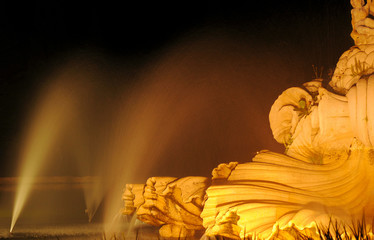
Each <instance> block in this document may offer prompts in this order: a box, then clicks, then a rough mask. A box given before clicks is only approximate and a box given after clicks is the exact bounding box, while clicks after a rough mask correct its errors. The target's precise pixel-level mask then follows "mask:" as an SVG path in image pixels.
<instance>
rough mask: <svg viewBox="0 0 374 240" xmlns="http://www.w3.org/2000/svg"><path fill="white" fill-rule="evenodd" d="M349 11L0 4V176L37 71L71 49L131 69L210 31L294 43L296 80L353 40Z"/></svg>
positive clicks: (317, 4)
mask: <svg viewBox="0 0 374 240" xmlns="http://www.w3.org/2000/svg"><path fill="white" fill-rule="evenodd" d="M8 2H9V1H8ZM244 2H246V3H244ZM252 2H254V3H252ZM350 9H351V7H350V4H349V1H348V0H326V1H322V0H303V1H298V2H296V3H295V1H275V0H269V1H243V2H235V3H234V1H227V2H225V3H224V2H223V1H209V2H204V3H198V4H192V3H190V2H189V1H183V2H179V1H174V3H173V4H171V5H169V4H163V3H157V4H156V3H152V4H149V3H147V2H143V1H142V2H139V3H137V4H134V3H132V4H129V3H126V1H125V3H122V4H120V5H119V4H111V3H109V2H107V1H106V2H104V3H93V2H91V3H89V4H82V3H78V4H77V3H74V4H68V3H66V2H59V3H57V2H55V1H50V2H49V3H41V2H37V1H28V2H27V3H23V4H21V3H2V6H1V7H0V32H1V33H0V34H1V35H0V62H1V64H0V102H1V104H0V116H1V118H0V162H1V164H0V169H2V170H0V174H1V175H2V176H6V175H9V172H12V171H13V166H12V163H11V162H12V161H15V160H14V159H13V158H14V153H15V152H16V151H17V150H16V149H17V146H18V143H19V138H20V133H21V129H22V127H21V125H22V121H23V118H25V116H26V112H27V111H28V107H29V103H30V102H32V100H33V98H34V97H35V93H36V89H38V88H39V87H40V86H42V85H43V81H42V80H40V79H42V78H41V76H43V74H46V73H47V72H48V71H49V70H50V69H52V68H53V67H54V66H58V65H59V64H60V63H61V62H63V61H64V60H65V59H67V58H68V57H69V56H70V54H72V53H74V52H79V51H83V52H90V53H95V54H93V55H94V56H95V57H97V56H99V57H98V58H105V59H106V61H105V63H106V64H108V59H109V60H110V61H109V62H115V63H117V64H119V63H126V64H127V66H132V67H133V69H135V70H134V71H136V69H141V67H142V66H143V65H144V64H146V63H147V62H148V61H151V60H152V59H153V58H154V57H155V56H158V54H160V52H162V51H164V50H165V49H167V48H168V47H169V46H171V45H173V44H175V43H177V42H178V41H180V39H184V38H186V37H190V38H198V37H199V36H200V35H204V34H206V33H207V32H215V33H216V35H217V36H219V34H222V35H230V36H231V37H234V38H236V39H237V41H238V42H239V43H243V44H245V42H246V41H247V40H248V41H249V40H250V41H251V43H253V44H256V43H257V42H258V43H261V44H264V45H272V46H275V48H279V49H294V52H293V53H292V54H295V55H298V56H299V57H300V56H301V58H302V59H305V62H303V63H297V64H295V65H297V66H298V67H301V68H302V70H303V71H304V72H305V79H301V80H299V81H300V84H301V83H302V82H304V81H306V80H309V79H308V77H311V76H312V71H311V67H310V66H311V65H312V64H316V65H320V66H322V65H323V66H325V68H328V67H334V65H335V64H336V62H337V60H338V58H339V56H340V55H341V54H342V53H343V51H345V50H347V49H348V48H349V47H350V46H351V45H353V41H352V40H351V39H350V37H349V34H350V31H351V26H350ZM253 47H254V48H255V47H256V46H255V45H254V46H253ZM103 56H105V57H103ZM99 62H100V61H99ZM130 68H131V67H130ZM108 81H110V80H108ZM123 81H124V82H123V83H121V84H127V82H126V81H130V80H123ZM295 81H296V82H297V81H298V80H295ZM112 84H114V85H115V84H119V83H117V82H115V83H114V82H113V83H112ZM284 88H285V86H279V89H281V90H283V89H284ZM8 171H9V172H8Z"/></svg>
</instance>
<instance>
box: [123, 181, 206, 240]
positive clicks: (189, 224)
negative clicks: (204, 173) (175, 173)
mask: <svg viewBox="0 0 374 240" xmlns="http://www.w3.org/2000/svg"><path fill="white" fill-rule="evenodd" d="M208 186H209V179H208V178H205V177H185V178H180V179H177V178H173V177H152V178H149V179H148V180H147V183H146V184H145V185H142V184H137V185H133V184H128V185H126V189H125V192H124V195H123V200H124V205H125V207H124V209H123V212H122V213H123V214H125V215H131V214H135V213H136V215H137V217H138V219H139V220H141V221H143V222H145V223H148V224H150V225H153V226H159V227H161V228H160V230H159V232H160V235H161V236H163V237H188V236H193V235H194V234H195V231H196V230H203V229H204V228H203V226H202V222H203V220H202V219H201V217H200V214H201V211H202V209H203V203H204V196H205V191H206V189H207V187H208Z"/></svg>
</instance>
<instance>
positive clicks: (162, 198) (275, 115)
mask: <svg viewBox="0 0 374 240" xmlns="http://www.w3.org/2000/svg"><path fill="white" fill-rule="evenodd" d="M371 5H372V3H371V2H368V3H367V4H364V3H363V2H361V1H356V0H352V6H353V7H354V9H353V10H352V24H353V27H354V29H353V32H352V37H353V39H354V40H355V43H356V46H354V47H352V48H351V49H350V50H348V51H347V52H345V53H344V54H343V55H342V57H341V58H340V60H339V62H338V64H337V67H336V70H335V73H334V75H333V77H332V79H331V81H330V85H331V87H332V88H333V90H327V88H324V87H322V79H321V78H320V75H319V74H316V78H315V79H313V80H312V81H310V82H307V83H305V84H304V85H303V86H301V87H293V88H289V89H287V90H285V91H284V92H283V93H282V94H281V95H280V96H279V97H278V99H276V101H275V102H274V104H273V106H272V108H271V111H270V115H269V118H270V126H271V129H272V132H273V136H274V138H275V139H276V141H278V142H279V143H281V144H284V145H285V146H286V152H285V153H284V154H280V153H276V152H271V151H267V150H263V151H259V152H258V153H257V154H256V156H255V157H254V158H253V159H252V161H250V162H247V163H238V162H229V161H230V160H231V158H232V159H243V158H240V157H238V156H242V155H240V154H237V153H236V152H235V151H230V150H232V149H240V147H238V148H235V147H232V146H231V145H230V146H227V144H226V143H227V142H224V141H220V140H216V139H215V141H212V143H218V144H217V146H216V147H215V148H214V151H216V152H218V153H217V154H221V153H223V150H222V151H221V152H219V151H218V150H217V149H223V148H226V149H229V150H227V156H225V157H226V158H225V160H228V163H222V164H219V165H218V167H216V168H215V169H214V170H213V171H212V177H211V178H207V177H202V176H189V177H151V178H149V179H148V180H147V181H146V182H145V184H127V185H126V186H125V189H124V192H123V195H122V200H123V201H124V206H122V207H121V206H120V205H121V204H123V203H122V202H121V199H120V192H121V189H122V188H123V185H124V183H127V182H131V181H133V182H140V181H144V179H143V178H145V177H146V176H149V172H151V169H152V168H154V167H155V166H157V165H161V164H162V162H161V160H162V159H163V158H164V157H165V156H169V155H168V153H170V152H172V151H173V150H174V149H173V147H174V143H175V141H176V139H178V140H180V139H182V140H181V143H182V144H183V143H185V142H188V141H191V140H196V139H197V138H198V137H205V136H204V134H201V135H194V137H190V138H188V137H185V136H189V134H190V129H191V126H194V127H195V126H196V125H197V127H196V128H197V129H198V130H205V127H207V126H206V125H209V124H212V125H219V124H217V123H216V122H212V123H209V124H206V125H204V124H201V125H199V124H198V123H200V122H201V121H202V119H208V118H209V117H211V116H210V115H209V110H211V109H213V110H212V111H217V112H220V114H222V115H227V114H225V111H224V110H222V109H221V106H219V107H216V108H213V107H214V106H217V105H218V103H222V102H225V101H227V100H230V101H231V100H232V99H235V98H240V97H241V98H240V100H238V102H241V103H240V104H238V105H237V106H236V109H234V110H232V111H229V113H230V114H231V113H233V112H235V111H236V110H242V109H243V108H244V107H243V106H244V105H246V104H245V103H250V102H255V101H256V100H257V98H258V95H256V94H261V93H255V92H253V91H252V90H253V88H254V87H256V89H257V90H258V91H257V92H261V90H266V88H270V87H268V86H265V84H263V85H264V86H262V87H263V88H264V89H261V88H260V87H261V86H257V85H256V86H251V85H246V84H243V83H241V82H239V81H237V82H235V80H232V81H231V80H230V81H227V82H219V81H217V82H218V83H219V84H221V85H219V84H218V85H219V86H218V87H217V86H216V85H215V84H216V83H217V82H215V81H216V80H211V81H212V84H210V85H211V86H214V87H213V89H212V88H208V87H206V86H202V85H204V84H201V85H199V84H200V83H198V81H196V82H193V83H191V82H190V81H188V83H182V84H180V83H174V82H173V81H171V80H170V79H172V78H174V77H175V76H178V74H179V75H183V74H186V72H187V73H188V74H190V72H189V71H186V72H183V73H179V71H178V70H180V69H177V70H175V72H173V71H172V72H171V73H170V74H169V75H167V76H163V75H162V76H156V77H155V78H156V80H155V81H151V82H150V83H149V82H147V84H144V85H142V84H139V86H136V87H138V88H134V89H135V90H134V89H132V90H134V92H131V91H129V92H127V93H126V94H128V95H129V96H127V97H126V99H125V100H124V101H123V102H121V100H123V99H121V97H120V98H114V100H112V101H113V102H119V103H118V105H119V107H118V108H115V107H113V109H110V110H108V111H107V112H105V111H103V112H101V114H102V115H107V116H100V117H101V118H99V119H100V120H102V119H106V120H108V119H110V121H100V120H96V121H97V123H95V124H93V127H92V128H93V129H94V128H95V130H97V129H96V128H99V127H98V126H99V125H100V128H99V130H97V131H98V132H100V133H99V134H97V135H96V134H90V133H91V132H92V129H90V127H88V128H89V129H85V128H86V127H87V126H85V125H86V123H87V122H90V123H91V122H92V121H95V120H93V119H94V117H95V118H96V116H94V117H92V116H93V115H90V114H88V115H89V116H91V117H92V119H90V117H87V116H85V114H87V111H82V109H85V107H84V106H82V102H84V101H85V99H87V95H86V94H87V93H88V94H91V93H92V94H93V95H95V94H97V92H99V91H96V90H97V89H94V90H93V89H92V87H93V86H92V82H91V81H87V82H86V81H83V83H82V82H80V81H78V82H77V81H75V80H76V79H75V80H74V81H67V80H66V78H64V79H63V81H57V83H55V84H52V85H51V87H49V88H46V90H45V94H44V95H45V97H44V98H43V99H42V100H41V103H40V104H39V105H38V106H39V108H38V109H37V111H36V113H35V116H34V118H33V120H32V122H31V124H30V128H29V131H28V132H27V134H26V140H25V149H24V151H23V155H22V161H21V163H20V164H21V169H20V175H21V178H20V182H19V186H18V189H17V193H16V199H15V205H14V209H13V217H12V221H11V226H10V232H12V231H13V230H14V227H15V224H16V222H17V219H18V218H19V216H20V214H21V212H22V209H23V207H24V205H25V203H26V201H27V198H28V195H29V194H30V191H31V187H32V184H33V183H34V182H35V181H36V180H35V179H36V176H37V175H38V172H39V171H40V170H41V168H42V166H43V165H44V164H45V162H46V159H47V158H48V156H49V155H50V151H51V149H52V148H53V147H54V146H55V145H57V144H59V143H60V140H61V138H63V137H62V136H63V135H64V134H67V132H68V134H67V135H69V136H70V137H72V136H73V137H72V140H71V143H70V145H69V147H68V150H69V151H71V152H72V155H74V156H75V157H76V158H77V159H79V161H77V163H76V164H77V166H78V168H79V171H81V172H80V173H81V174H82V175H84V174H89V175H96V176H97V178H94V179H95V181H90V183H92V185H93V186H90V187H83V192H84V196H85V199H84V200H85V204H86V206H85V207H86V213H87V215H88V221H89V222H91V221H92V220H93V219H94V217H95V213H96V211H97V209H98V208H99V206H100V205H101V207H102V208H103V209H104V210H103V212H104V213H103V214H104V223H105V224H104V229H103V231H105V232H111V231H112V230H113V229H114V231H116V227H123V226H122V225H118V226H115V227H114V228H113V225H112V224H111V223H112V222H114V221H113V216H115V220H121V219H122V217H123V215H130V216H131V221H130V224H129V225H126V227H129V228H128V229H125V230H124V231H125V232H127V235H126V236H129V235H130V234H129V233H130V232H131V227H132V226H133V225H134V224H135V222H137V220H136V219H138V220H140V221H142V222H144V223H146V224H149V225H153V226H156V227H158V228H159V234H160V235H161V236H162V237H172V238H173V237H176V238H184V237H194V236H196V235H197V234H199V233H200V234H204V237H205V238H210V237H213V236H216V235H219V236H223V237H228V238H232V239H245V238H251V237H253V238H263V239H269V238H291V237H295V236H299V235H298V234H307V235H308V236H311V237H318V230H317V229H318V225H328V224H329V223H330V221H331V219H337V221H339V223H342V225H340V226H341V227H339V229H338V231H339V232H342V231H343V230H342V229H341V228H343V226H345V225H349V224H350V221H352V220H353V221H356V220H357V221H358V220H359V219H362V217H363V216H364V219H365V220H366V222H371V221H369V220H371V218H372V217H373V209H374V205H373V204H372V202H373V193H372V191H371V189H372V187H373V181H372V180H371V178H370V176H371V175H372V172H373V170H374V169H373V148H372V145H373V144H372V143H373V142H374V137H373V133H372V131H373V130H372V125H373V121H374V120H373V117H374V112H373V110H371V108H370V107H369V106H370V105H371V104H372V101H373V96H374V94H373V91H374V89H372V88H373V86H374V85H373V81H374V79H372V74H373V72H374V70H373V67H372V64H373V60H374V58H373V56H374V55H373V53H374V51H373V50H374V48H373V45H374V40H373V37H372V36H374V34H373V33H372V29H373V27H374V24H373V20H372V15H373V13H371V12H370V6H371ZM209 44H210V43H209ZM217 49H219V48H217ZM215 50H216V49H215ZM220 50H222V49H220ZM226 57H227V58H229V56H224V57H223V58H225V59H226ZM192 59H193V60H192V61H199V58H194V57H192ZM171 62H173V63H172V65H174V64H175V62H176V61H175V59H172V60H171ZM202 62H203V63H204V67H209V66H208V65H206V63H205V62H204V61H203V60H202ZM228 62H230V59H229V60H227V62H225V63H228ZM181 65H183V64H181ZM269 65H271V64H269ZM163 67H164V68H167V67H168V66H163ZM190 67H191V66H188V68H190ZM182 69H183V70H185V66H183V67H182ZM188 70H189V69H188ZM214 71H216V69H214ZM249 72H250V71H249ZM74 74H75V73H73V75H74ZM188 74H186V75H188ZM199 74H200V73H199ZM250 74H252V72H250ZM202 75H203V74H202ZM188 77H189V78H193V77H191V76H189V75H188ZM219 77H221V76H220V74H216V75H214V78H219ZM230 77H231V76H230ZM157 78H161V79H163V78H167V80H164V81H157V80H158V79H157ZM189 80H190V79H189ZM191 81H193V80H191ZM208 81H209V80H208ZM205 84H206V83H205ZM145 85H147V86H145ZM259 85H261V84H259ZM165 86H167V87H165ZM165 89H168V90H167V91H165ZM170 89H171V90H170ZM99 90H102V89H99ZM249 92H253V94H252V95H251V94H248V93H249ZM135 96H136V97H135ZM180 96H182V97H180ZM222 97H224V98H226V99H224V100H221V101H222V102H220V99H221V98H222ZM232 101H234V100H232ZM113 102H112V103H113ZM225 103H226V102H225ZM83 105H84V104H83ZM87 105H89V104H87ZM103 105H105V106H107V105H111V104H107V105H106V104H103ZM113 105H115V104H113ZM56 106H58V108H56ZM226 107H227V106H226ZM103 108H105V107H103ZM181 109H183V111H182V110H181ZM207 109H209V110H207ZM101 110H102V109H101ZM262 110H263V106H253V109H252V111H253V113H254V114H255V113H257V112H258V111H262ZM111 111H113V112H115V114H113V113H112V112H111ZM88 112H89V111H88ZM109 112H110V113H109ZM248 115H251V113H248ZM246 116H247V115H246ZM251 118H252V116H250V117H248V119H251ZM165 119H166V121H165ZM186 119H188V120H186ZM224 120H225V121H229V119H228V118H225V119H224ZM254 121H255V120H254ZM106 122H109V123H108V124H107V125H105V124H103V123H106ZM235 123H238V124H240V123H243V122H242V121H239V122H235ZM261 124H262V123H261V122H258V124H257V125H261ZM102 125H103V126H102ZM108 125H109V126H108ZM126 126H131V127H128V128H126ZM208 127H211V126H208ZM227 129H228V130H227V131H225V132H224V131H223V130H222V132H220V133H219V134H221V136H224V137H223V138H225V137H227V136H230V135H229V134H227V132H228V131H229V130H232V128H227ZM233 129H235V130H236V131H235V133H236V134H240V130H242V129H240V128H233ZM262 130H263V129H260V128H259V130H258V131H259V132H260V131H262ZM225 134H226V135H225ZM206 135H207V134H206ZM196 136H197V137H196ZM65 137H66V136H65ZM183 137H185V138H183ZM88 138H93V139H95V141H96V142H95V143H92V142H90V140H87V139H88ZM253 138H254V137H253ZM186 139H187V140H186ZM206 139H208V138H204V139H203V140H201V141H196V142H195V144H196V145H200V146H201V150H202V151H204V150H205V147H208V146H209V144H206V145H204V144H205V142H204V141H205V140H206ZM209 140H210V139H209ZM241 140H250V141H251V144H252V143H259V144H261V140H259V139H254V140H253V139H249V138H246V137H243V138H241ZM264 141H265V140H264ZM191 142H192V141H191ZM90 144H92V145H93V146H91V148H89V147H87V146H88V145H90ZM182 144H181V145H182ZM235 144H236V145H238V144H241V142H240V143H239V141H237V142H235ZM235 144H232V145H235ZM230 147H231V148H230ZM98 149H100V150H98ZM214 151H213V150H212V152H214ZM90 152H91V153H90ZM92 152H93V153H92ZM186 152H187V151H186ZM225 153H226V152H225ZM235 154H236V155H235ZM94 155H95V156H94ZM171 156H173V154H171ZM201 156H204V155H203V154H201ZM201 156H200V157H201ZM169 157H170V156H169ZM188 157H190V158H191V159H193V158H194V157H195V156H194V155H193V154H191V155H189V156H188ZM186 158H187V157H186ZM97 159H104V160H105V161H102V162H100V161H99V162H100V163H99V164H96V162H95V161H96V160H97ZM144 160H147V162H146V163H147V164H144V163H145V161H144ZM119 161H121V163H122V164H117V163H118V162H119ZM94 162H95V163H94ZM189 163H190V162H189ZM190 165H196V166H195V167H196V168H203V167H206V166H204V165H203V164H201V162H199V160H195V162H192V163H190ZM87 166H90V167H92V168H93V169H91V171H88V170H87V169H86V168H87ZM189 171H190V172H189V173H192V170H191V169H189ZM151 176H152V175H151ZM83 182H84V181H83ZM363 182H365V184H362V183H363ZM104 198H105V200H106V202H105V203H103V202H104ZM121 208H122V209H121ZM119 209H121V210H120V212H119ZM83 211H84V209H82V212H83ZM344 224H345V225H344ZM365 229H367V232H371V230H372V229H370V226H369V225H367V226H366V225H365Z"/></svg>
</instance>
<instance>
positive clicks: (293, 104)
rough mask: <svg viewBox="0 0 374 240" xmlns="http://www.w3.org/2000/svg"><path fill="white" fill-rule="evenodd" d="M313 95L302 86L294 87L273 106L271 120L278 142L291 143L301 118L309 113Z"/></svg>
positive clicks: (283, 94) (284, 93)
mask: <svg viewBox="0 0 374 240" xmlns="http://www.w3.org/2000/svg"><path fill="white" fill-rule="evenodd" d="M312 103H313V98H312V96H311V95H310V94H309V93H308V92H307V91H305V90H304V89H302V88H298V87H293V88H289V89H287V90H286V91H284V92H283V93H282V94H281V95H280V96H279V97H278V98H277V100H275V102H274V104H273V106H272V107H271V110H270V114H269V120H270V127H271V130H272V132H273V136H274V138H275V140H277V142H279V143H282V144H286V145H288V144H290V143H291V141H292V135H293V133H294V132H295V129H296V126H297V124H298V122H299V121H300V119H301V118H302V117H303V116H305V115H306V114H308V111H309V109H310V106H311V104H312Z"/></svg>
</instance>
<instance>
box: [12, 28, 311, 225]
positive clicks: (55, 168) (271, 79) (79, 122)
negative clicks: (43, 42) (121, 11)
mask: <svg viewBox="0 0 374 240" xmlns="http://www.w3.org/2000/svg"><path fill="white" fill-rule="evenodd" d="M218 36H219V37H218ZM246 40H248V41H246V42H244V41H243V39H238V38H235V37H231V36H224V37H222V35H221V34H218V33H215V32H213V33H212V32H210V33H207V34H205V35H201V36H199V37H188V38H185V39H183V40H180V41H179V42H177V43H174V44H173V45H171V46H169V47H167V48H164V49H163V50H162V51H159V52H158V53H157V54H154V55H152V56H150V57H149V58H148V59H147V61H145V62H144V63H142V64H138V65H137V66H135V67H134V68H133V69H131V70H129V69H130V68H131V67H129V66H127V65H126V63H123V62H116V61H114V60H113V59H111V58H110V57H108V56H104V55H102V56H100V61H94V60H92V59H90V56H91V55H90V54H87V55H85V54H81V55H79V57H72V60H71V61H68V63H67V64H64V65H61V66H60V68H58V69H57V70H55V71H52V72H53V73H52V74H51V75H50V76H48V77H47V80H46V82H48V84H47V86H48V87H45V88H43V90H42V91H41V94H40V96H41V97H40V99H41V100H40V101H37V103H36V104H35V109H34V111H31V112H32V114H31V117H30V119H31V120H30V122H31V123H30V126H31V127H30V129H31V130H27V131H25V132H26V134H25V139H26V140H25V143H24V145H23V146H22V153H23V154H22V155H21V160H20V162H19V165H20V169H21V170H20V177H21V179H24V180H21V182H20V184H19V186H18V189H17V195H16V202H15V207H14V211H13V220H12V225H11V230H12V229H13V227H14V225H15V223H16V221H17V218H18V217H19V215H20V213H21V211H22V207H23V205H24V203H25V201H26V200H27V195H28V194H29V193H30V189H31V185H32V183H33V178H35V177H36V176H38V175H49V176H53V175H60V176H95V177H96V178H95V179H97V181H94V182H93V184H92V185H90V186H88V187H85V188H84V189H83V192H84V198H85V205H86V212H87V214H88V219H89V221H91V220H93V219H95V213H96V211H97V210H98V209H99V208H102V215H103V221H104V223H106V224H107V225H106V226H107V227H106V231H111V228H112V227H113V225H111V223H113V219H114V218H115V216H117V217H116V219H120V215H119V212H120V209H121V207H122V206H121V204H122V202H121V195H122V189H123V188H124V186H125V184H126V183H144V182H145V181H146V179H147V178H148V177H151V176H161V175H162V176H174V177H183V176H189V175H195V176H207V177H209V176H210V173H211V171H212V170H213V168H214V167H216V166H217V165H218V164H220V163H224V162H230V161H238V162H245V161H250V160H251V158H252V157H253V156H254V154H255V153H256V152H257V151H259V150H262V149H271V150H273V151H277V152H281V151H282V146H280V145H279V144H277V143H276V142H275V140H273V138H272V134H271V130H270V127H269V122H268V112H269V110H270V107H271V105H272V103H273V102H274V100H275V99H276V97H277V96H278V95H279V94H280V93H281V92H282V91H283V90H284V89H286V88H287V87H290V86H295V85H300V84H301V83H303V82H305V81H308V80H310V79H305V78H304V74H301V73H302V72H303V70H304V69H303V66H302V65H297V63H298V62H301V61H299V60H300V59H299V58H298V54H297V53H295V52H292V51H291V52H290V51H289V49H278V48H276V47H273V46H271V45H270V46H269V45H266V46H265V45H264V46H261V45H258V44H257V45H255V44H252V43H251V41H250V40H249V39H246ZM290 53H292V54H290ZM130 73H131V74H130ZM27 126H29V125H27ZM82 211H84V210H83V209H82Z"/></svg>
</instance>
